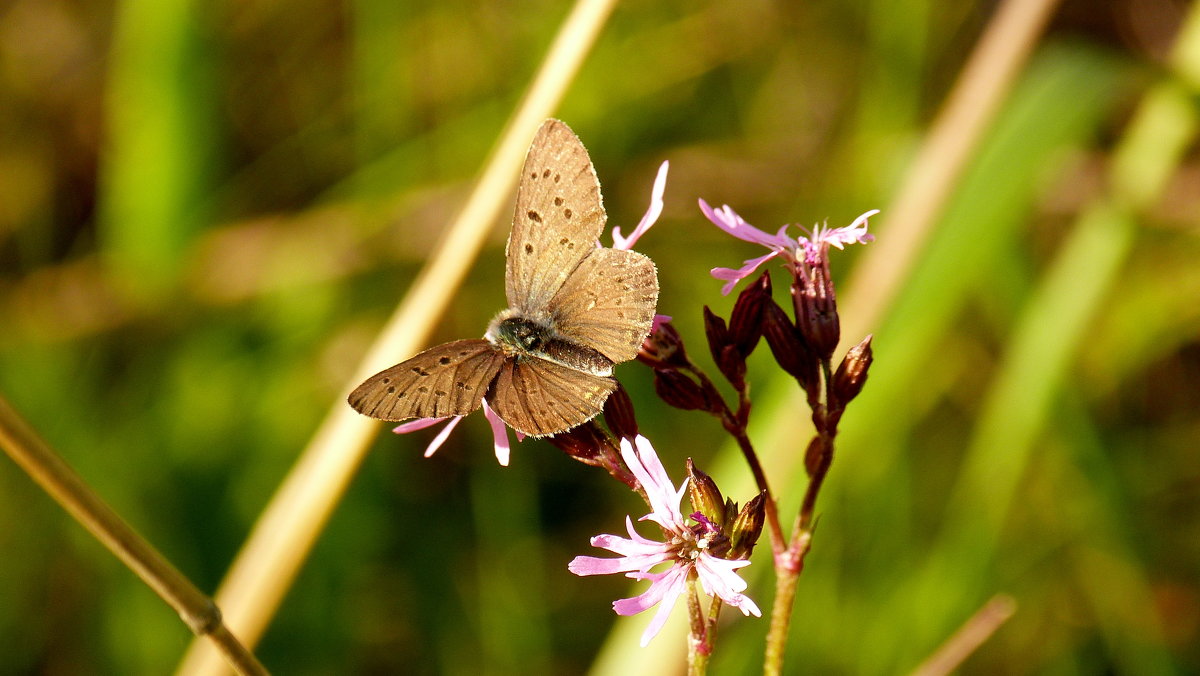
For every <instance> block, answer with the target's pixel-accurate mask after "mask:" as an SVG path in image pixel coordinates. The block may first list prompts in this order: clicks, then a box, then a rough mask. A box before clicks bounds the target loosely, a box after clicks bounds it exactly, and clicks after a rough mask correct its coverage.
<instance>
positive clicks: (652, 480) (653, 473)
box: [621, 434, 684, 531]
mask: <svg viewBox="0 0 1200 676" xmlns="http://www.w3.org/2000/svg"><path fill="white" fill-rule="evenodd" d="M621 458H622V459H624V460H625V464H626V465H628V466H629V470H630V471H631V472H633V475H634V477H636V478H637V480H638V482H639V483H641V484H642V488H643V489H645V491H646V497H647V498H648V499H649V500H650V509H651V510H652V511H651V513H650V514H649V515H647V516H646V517H645V518H649V519H652V520H654V521H656V522H657V523H658V524H659V525H660V526H662V527H663V528H667V529H669V530H673V531H679V530H680V529H682V528H683V527H684V524H683V516H682V515H681V514H680V513H679V496H680V494H679V493H677V492H676V489H675V485H674V484H672V483H671V479H670V477H668V476H667V471H666V470H665V469H663V466H662V462H660V461H659V459H658V455H657V454H655V452H654V447H653V446H651V445H650V440H649V439H646V437H643V436H642V435H640V434H639V435H638V437H637V452H635V451H634V450H633V444H631V443H629V440H628V439H621ZM672 500H673V501H674V503H675V504H674V505H672V504H671V502H672Z"/></svg>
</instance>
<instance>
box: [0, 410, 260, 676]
mask: <svg viewBox="0 0 1200 676" xmlns="http://www.w3.org/2000/svg"><path fill="white" fill-rule="evenodd" d="M0 447H3V448H4V450H5V451H7V452H8V454H9V455H10V456H11V457H12V459H13V461H14V462H16V463H17V464H18V465H20V466H21V468H22V469H24V470H25V472H26V473H27V474H29V476H30V477H31V478H32V479H33V480H34V481H36V482H37V483H38V485H39V486H41V487H42V489H43V490H45V491H46V492H47V493H48V494H49V495H50V497H52V498H54V500H55V501H56V502H58V504H59V505H61V506H62V508H63V509H65V510H67V512H68V513H70V515H71V516H72V517H74V518H75V520H76V521H78V522H79V523H80V524H81V525H83V527H84V528H86V529H87V530H88V531H89V532H91V534H92V535H93V536H94V537H95V538H96V539H97V540H99V541H100V542H101V543H102V544H103V545H104V546H105V547H108V549H109V551H111V552H112V553H113V554H114V555H115V556H116V557H117V558H118V559H120V560H121V562H122V563H124V564H125V565H126V566H127V567H128V568H129V569H130V570H132V571H133V572H134V573H135V574H137V576H138V577H140V578H142V581H143V582H145V583H146V585H147V586H149V587H150V588H151V589H153V590H154V592H155V593H156V594H158V595H159V596H160V597H162V599H163V600H164V601H166V602H167V604H168V605H170V606H171V608H173V609H174V610H175V612H177V613H179V618H180V619H182V620H183V622H184V624H186V625H187V626H188V628H189V629H191V630H192V633H194V634H195V635H196V636H197V637H205V638H207V639H208V642H209V643H210V644H211V645H213V646H214V647H215V648H216V650H217V651H218V652H219V653H220V654H221V655H222V656H223V657H224V658H225V660H226V662H227V664H228V665H229V666H231V667H233V669H235V670H236V671H237V673H239V674H266V673H267V670H266V669H265V668H264V667H263V665H262V664H260V663H259V661H258V659H257V658H255V657H254V654H253V653H252V652H250V651H249V650H248V649H247V648H246V647H245V646H244V645H243V644H242V643H241V642H239V641H238V639H237V638H236V637H234V635H233V634H232V633H231V632H230V631H229V628H228V627H227V626H226V625H225V623H224V622H223V621H222V619H221V611H220V610H219V609H218V608H217V606H216V604H214V603H213V602H212V600H211V599H209V598H208V597H207V596H205V595H204V594H202V593H201V592H200V590H199V589H197V588H196V587H195V585H193V584H192V583H191V581H190V580H188V579H187V578H186V577H184V575H183V573H180V572H179V570H178V569H176V568H175V567H174V566H172V565H171V563H170V562H169V561H167V560H166V559H165V558H163V555H162V554H160V553H159V552H158V550H156V549H155V548H154V547H153V545H151V544H150V543H149V542H146V541H145V540H144V539H142V536H141V535H139V534H138V533H137V531H135V530H134V529H133V527H132V526H130V525H129V524H128V523H126V522H125V520H124V519H122V518H121V517H120V516H119V515H118V514H117V513H116V512H115V511H113V509H112V507H109V506H108V504H107V503H105V502H104V501H103V500H102V499H101V498H100V496H98V495H96V493H95V492H94V491H92V489H91V488H89V487H88V485H87V484H86V483H84V481H83V478H81V477H80V476H79V475H78V474H76V473H75V471H74V470H72V469H71V468H70V467H69V466H68V465H67V463H66V462H64V461H63V459H62V458H60V457H59V456H58V455H57V454H56V453H54V451H52V450H50V447H49V446H47V445H46V442H44V441H42V439H41V437H39V436H38V435H37V433H36V432H34V431H33V429H32V428H31V427H30V426H29V425H28V424H27V423H26V422H25V421H24V420H23V419H22V418H21V417H20V416H19V415H18V414H17V412H16V411H15V410H14V409H13V408H12V407H11V406H10V405H9V404H8V402H7V401H6V400H5V399H4V398H3V397H0Z"/></svg>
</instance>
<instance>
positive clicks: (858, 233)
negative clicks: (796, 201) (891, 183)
mask: <svg viewBox="0 0 1200 676" xmlns="http://www.w3.org/2000/svg"><path fill="white" fill-rule="evenodd" d="M700 211H702V212H704V216H705V217H706V218H708V220H710V221H712V223H713V225H716V226H717V227H718V228H720V229H722V230H724V231H725V232H727V233H729V234H731V235H733V236H734V237H737V238H738V239H740V240H743V241H746V242H751V243H753V244H759V245H762V246H765V247H767V248H768V249H770V250H771V252H770V253H768V254H766V255H764V256H759V257H758V258H751V259H750V260H748V261H746V262H745V264H744V265H742V267H740V268H738V269H736V270H735V269H733V268H713V269H712V272H711V274H712V276H713V277H716V278H717V279H721V280H725V286H723V287H721V293H722V294H726V295H728V294H729V292H730V291H732V290H733V287H734V286H736V285H737V283H738V282H739V281H741V280H743V279H745V278H746V277H749V276H750V275H752V274H754V271H755V270H757V269H758V268H759V266H760V265H762V264H763V263H766V262H767V261H769V260H771V259H772V258H775V257H776V256H783V258H784V260H786V261H787V262H788V264H789V265H791V266H793V267H796V268H803V266H805V265H807V266H809V267H815V266H818V265H821V262H822V261H823V260H824V259H825V257H826V255H827V254H828V252H829V247H830V246H835V247H837V248H839V249H842V248H844V247H845V245H847V244H854V243H856V242H857V243H861V244H865V243H867V242H870V241H872V240H874V239H875V237H874V235H870V234H867V219H869V218H870V217H871V216H874V215H875V214H877V213H879V210H878V209H873V210H871V211H868V212H867V213H865V214H863V215H861V216H859V217H858V218H856V219H854V222H853V223H851V224H850V225H848V226H845V227H842V228H830V227H825V226H816V227H814V228H813V229H812V230H811V231H810V230H806V229H804V228H800V230H801V231H802V232H804V233H805V236H801V237H799V238H797V239H793V238H791V237H789V236H788V234H787V228H788V226H787V225H784V226H782V227H781V228H779V232H777V233H775V234H774V235H772V234H770V233H768V232H764V231H762V230H759V229H758V228H756V227H754V226H753V225H750V224H749V223H747V222H746V221H745V219H743V218H742V217H741V216H739V215H738V214H737V212H735V211H734V210H733V209H732V208H730V207H729V205H725V206H722V207H721V208H720V209H713V208H712V207H710V206H708V203H707V202H705V201H704V200H700ZM801 272H802V270H801ZM799 276H803V274H801V275H799Z"/></svg>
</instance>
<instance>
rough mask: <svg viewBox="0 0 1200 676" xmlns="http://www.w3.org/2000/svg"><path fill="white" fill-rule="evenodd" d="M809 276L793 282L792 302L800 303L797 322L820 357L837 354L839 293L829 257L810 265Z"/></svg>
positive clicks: (839, 328)
mask: <svg viewBox="0 0 1200 676" xmlns="http://www.w3.org/2000/svg"><path fill="white" fill-rule="evenodd" d="M807 272H808V274H807V275H806V277H807V278H806V279H803V280H800V279H798V280H796V282H795V283H794V284H793V285H792V302H793V304H795V306H796V324H797V326H798V327H799V328H800V332H801V333H802V334H803V335H804V339H805V341H806V342H807V343H808V345H809V347H811V348H812V351H813V352H814V353H815V354H816V355H817V358H818V359H821V360H825V359H829V358H830V357H832V356H833V351H834V349H836V348H837V344H838V340H840V338H841V321H840V320H839V318H838V311H837V296H836V295H835V293H834V289H833V279H832V278H831V277H830V275H829V259H828V258H824V257H823V258H821V260H820V264H819V265H815V266H813V267H811V268H809V269H808V271H807Z"/></svg>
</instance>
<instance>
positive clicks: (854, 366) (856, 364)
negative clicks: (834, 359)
mask: <svg viewBox="0 0 1200 676" xmlns="http://www.w3.org/2000/svg"><path fill="white" fill-rule="evenodd" d="M872 338H873V336H870V335H868V336H867V337H866V338H863V341H862V342H861V343H859V344H858V345H855V346H854V347H852V348H850V350H849V351H848V352H847V353H846V356H845V357H844V358H842V363H841V364H839V365H838V368H837V372H836V373H834V374H833V398H834V402H831V407H833V406H836V407H837V408H838V409H839V410H840V409H841V408H844V407H845V406H846V404H848V403H850V401H851V400H852V399H854V398H855V397H856V396H858V393H859V392H862V388H863V385H865V384H866V382H867V371H868V370H869V369H870V368H871V362H872V361H874V360H875V356H874V352H873V351H872V350H871V339H872Z"/></svg>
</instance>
